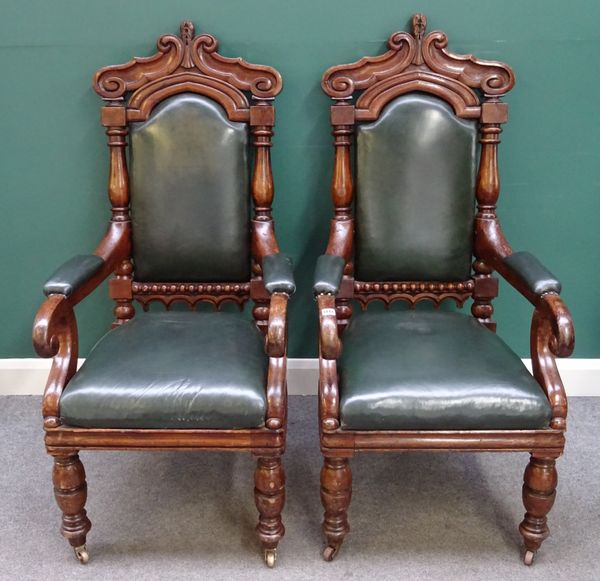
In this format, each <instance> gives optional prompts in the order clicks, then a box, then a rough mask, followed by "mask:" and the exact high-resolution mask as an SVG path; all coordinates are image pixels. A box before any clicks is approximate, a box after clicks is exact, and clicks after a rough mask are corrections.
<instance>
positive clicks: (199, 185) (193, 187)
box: [131, 93, 250, 282]
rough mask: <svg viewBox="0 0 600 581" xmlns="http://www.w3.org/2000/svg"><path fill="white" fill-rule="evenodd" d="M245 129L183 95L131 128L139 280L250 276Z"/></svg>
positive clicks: (214, 107) (203, 101)
mask: <svg viewBox="0 0 600 581" xmlns="http://www.w3.org/2000/svg"><path fill="white" fill-rule="evenodd" d="M247 141H248V136H247V126H246V125H245V124H243V123H234V122H231V121H229V120H228V119H227V116H226V115H225V111H224V110H223V109H222V108H221V106H220V105H218V104H216V103H215V102H214V101H212V100H211V99H208V98H207V97H203V96H201V95H196V94H191V93H182V94H179V95H175V96H173V97H170V98H169V99H166V100H165V101H163V102H162V103H161V104H160V105H158V106H157V107H156V109H154V111H153V112H152V115H151V116H150V118H149V119H148V120H147V121H145V122H140V123H132V124H131V185H132V191H131V214H132V220H133V259H134V265H135V278H136V280H140V281H167V282H168V281H182V282H195V281H200V282H202V281H205V282H207V281H208V282H210V281H245V280H248V279H249V278H250V222H249V203H250V202H249V189H248V160H247Z"/></svg>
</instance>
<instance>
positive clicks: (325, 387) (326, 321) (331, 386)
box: [317, 294, 342, 432]
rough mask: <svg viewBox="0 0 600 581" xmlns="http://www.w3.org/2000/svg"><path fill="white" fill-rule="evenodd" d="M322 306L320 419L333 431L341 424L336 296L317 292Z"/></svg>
mask: <svg viewBox="0 0 600 581" xmlns="http://www.w3.org/2000/svg"><path fill="white" fill-rule="evenodd" d="M317 305H318V308H319V351H320V353H319V355H320V357H319V418H320V421H321V429H322V430H323V431H324V432H332V431H335V430H337V429H338V428H339V427H340V419H339V417H340V402H339V390H338V375H337V358H338V357H339V356H340V355H341V352H342V343H341V341H340V338H339V335H338V326H337V316H336V311H335V297H334V296H333V295H329V294H321V295H317Z"/></svg>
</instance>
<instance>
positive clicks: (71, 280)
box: [44, 254, 104, 297]
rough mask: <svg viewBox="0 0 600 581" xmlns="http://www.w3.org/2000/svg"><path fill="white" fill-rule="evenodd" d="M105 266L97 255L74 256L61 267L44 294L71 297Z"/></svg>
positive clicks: (50, 279)
mask: <svg viewBox="0 0 600 581" xmlns="http://www.w3.org/2000/svg"><path fill="white" fill-rule="evenodd" d="M103 265H104V260H103V259H102V258H101V257H100V256H96V255H95V254H82V255H79V256H74V257H73V258H71V259H70V260H67V262H65V263H64V264H63V265H62V266H60V267H59V268H58V269H57V270H56V271H55V272H54V274H53V275H52V276H51V277H50V278H49V279H48V280H47V281H46V283H45V284H44V294H45V295H46V296H48V295H51V294H61V295H65V296H67V297H68V296H71V295H72V294H73V292H75V291H76V290H77V289H78V288H79V287H80V286H81V285H82V284H83V283H85V282H86V281H87V280H89V279H90V278H91V277H92V276H94V275H95V274H96V273H97V272H98V271H99V270H100V269H101V268H102V266H103Z"/></svg>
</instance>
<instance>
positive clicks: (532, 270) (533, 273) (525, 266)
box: [503, 252, 562, 296]
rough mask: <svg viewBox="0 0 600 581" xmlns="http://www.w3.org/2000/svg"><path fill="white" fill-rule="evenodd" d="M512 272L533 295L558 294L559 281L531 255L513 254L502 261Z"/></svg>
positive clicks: (527, 253)
mask: <svg viewBox="0 0 600 581" xmlns="http://www.w3.org/2000/svg"><path fill="white" fill-rule="evenodd" d="M503 262H504V264H505V266H507V267H508V269H509V270H511V271H512V273H513V274H515V275H516V276H517V277H518V278H519V279H520V280H521V281H522V282H523V284H524V285H525V286H526V287H527V289H529V291H530V292H531V293H533V294H534V295H538V296H541V295H543V294H544V293H547V292H555V293H560V291H561V288H562V285H561V284H560V281H559V280H558V279H557V278H556V277H555V276H554V275H553V274H552V273H551V272H550V271H549V270H548V269H547V268H546V267H545V266H544V265H543V264H542V263H541V262H540V261H539V260H538V259H537V258H536V257H535V256H534V255H533V254H531V253H529V252H514V253H513V254H511V255H510V256H507V257H506V258H505V259H504V261H503Z"/></svg>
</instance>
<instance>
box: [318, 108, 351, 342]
mask: <svg viewBox="0 0 600 581" xmlns="http://www.w3.org/2000/svg"><path fill="white" fill-rule="evenodd" d="M331 125H332V135H333V147H334V148H335V158H334V163H333V175H332V178H331V199H332V201H333V208H334V217H333V220H332V224H331V235H330V237H329V244H328V246H327V249H326V251H325V252H326V254H336V255H338V256H343V257H344V258H345V260H346V267H345V269H344V275H345V276H350V277H351V276H353V274H354V265H353V264H352V262H351V260H350V259H351V254H352V243H353V238H354V220H353V217H352V200H353V196H354V183H353V180H352V165H351V163H350V148H351V146H352V142H353V139H354V106H353V105H350V103H349V102H347V101H344V100H341V101H338V102H337V103H336V104H335V105H332V107H331ZM335 304H336V309H335V310H336V316H337V321H338V332H339V333H340V334H341V333H342V332H343V331H344V329H345V328H346V327H347V325H348V324H349V322H350V318H351V317H352V303H351V301H350V299H347V298H337V299H336V301H335Z"/></svg>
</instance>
